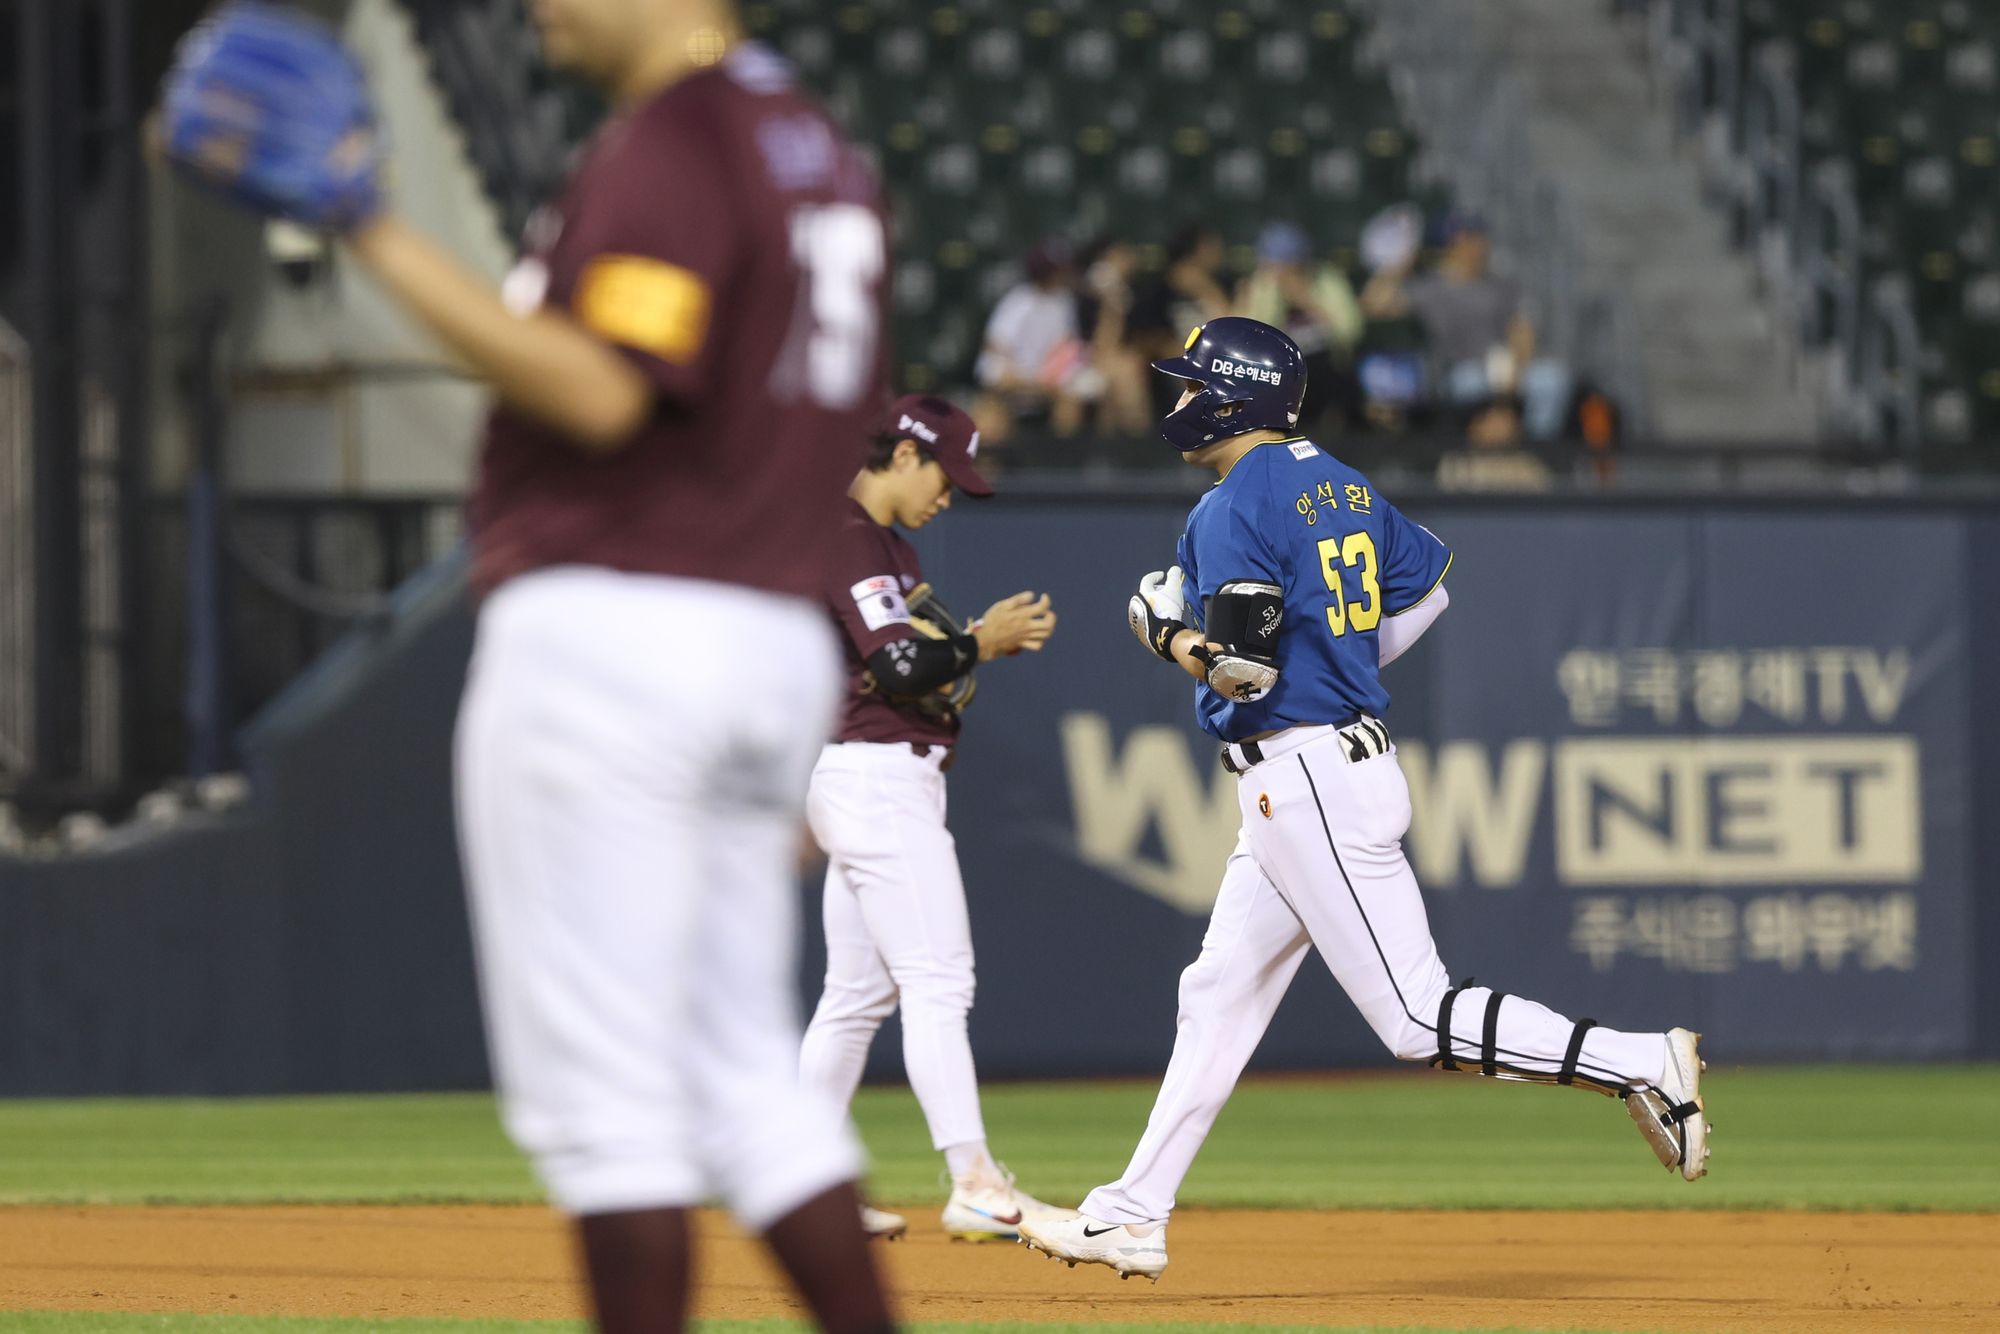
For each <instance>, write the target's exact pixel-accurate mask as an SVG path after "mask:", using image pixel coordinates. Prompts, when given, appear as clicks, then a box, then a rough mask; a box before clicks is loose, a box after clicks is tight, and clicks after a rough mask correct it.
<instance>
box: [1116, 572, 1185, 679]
mask: <svg viewBox="0 0 2000 1334" xmlns="http://www.w3.org/2000/svg"><path fill="white" fill-rule="evenodd" d="M1186 578H1187V576H1186V575H1184V574H1182V573H1181V567H1180V566H1178V565H1176V566H1173V567H1172V568H1171V569H1166V570H1154V571H1153V572H1152V573H1151V574H1149V575H1147V576H1146V577H1145V578H1144V579H1141V580H1140V581H1139V591H1138V592H1136V593H1134V594H1133V595H1132V601H1131V602H1129V603H1128V604H1126V608H1125V618H1126V620H1127V621H1128V622H1129V623H1130V624H1131V626H1132V633H1133V634H1135V635H1137V636H1138V637H1139V642H1140V643H1141V644H1144V645H1145V646H1146V647H1147V648H1149V649H1151V650H1153V652H1155V653H1157V654H1159V655H1160V657H1162V658H1164V659H1165V660H1166V661H1168V662H1172V661H1173V660H1174V647H1173V645H1174V636H1175V635H1177V634H1179V633H1180V632H1181V631H1183V630H1186V629H1188V628H1190V627H1189V626H1188V623H1187V591H1186V589H1185V588H1184V587H1183V586H1182V585H1183V584H1184V582H1185V581H1186Z"/></svg>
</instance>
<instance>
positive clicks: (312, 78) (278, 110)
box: [165, 0, 382, 232]
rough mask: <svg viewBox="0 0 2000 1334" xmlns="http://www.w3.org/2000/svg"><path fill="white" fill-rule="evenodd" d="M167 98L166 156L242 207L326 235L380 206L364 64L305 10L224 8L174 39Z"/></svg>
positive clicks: (249, 5)
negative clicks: (176, 41) (176, 47)
mask: <svg viewBox="0 0 2000 1334" xmlns="http://www.w3.org/2000/svg"><path fill="white" fill-rule="evenodd" d="M165 104H166V105H165V131H166V133H165V138H166V147H167V155H168V156H169V157H170V158H171V159H172V160H173V161H174V163H175V165H177V166H178V167H179V168H180V169H181V170H182V171H183V172H185V173H186V174H187V175H188V176H190V177H192V178H193V179H194V180H195V181H197V182H198V183H200V184H202V185H204V186H206V187H208V188H209V189H212V190H215V191H217V192H218V193H220V194H222V195H224V196H225V197H227V198H229V199H231V200H234V201H235V202H236V203H238V204H241V205H243V206H244V207H246V208H250V209H254V210H256V211H257V212H259V213H264V214H269V215H274V216H277V217H281V218H288V219H290V220H291V221H293V222H296V223H299V224H301V225H303V226H307V227H312V228H316V229H318V230H321V231H334V232H345V231H350V230H352V229H353V228H355V227H358V226H360V225H361V224H362V223H364V222H367V221H368V220H369V219H370V218H372V217H374V216H375V215H376V214H378V213H380V212H381V210H382V187H381V174H382V153H381V140H380V137H379V136H378V134H377V133H376V128H375V113H374V109H373V107H372V106H371V105H370V103H369V99H368V87H367V83H366V81H365V80H364V79H363V77H362V73H361V67H360V66H359V65H358V64H356V63H355V60H354V57H353V56H352V55H350V54H348V51H347V49H346V48H345V47H343V46H342V45H341V44H340V39H339V38H338V37H336V36H335V35H334V33H333V32H332V30H330V29H328V28H326V27H324V26H323V25H321V24H319V23H316V22H314V21H313V20H311V19H308V18H306V17H304V16H303V15H300V14H296V13H293V12H292V11H290V10H288V9H285V8H283V7H281V6H279V5H272V4H262V3H258V2H257V0H236V2H235V3H232V4H229V5H226V6H224V7H223V8H222V9H221V10H220V11H218V12H217V13H216V14H215V15H214V17H212V18H209V19H207V20H205V21H203V22H202V23H201V24H199V25H197V26H196V27H195V29H194V30H193V31H192V32H190V33H189V34H188V35H187V36H186V37H185V38H184V39H182V41H181V44H180V49H179V51H178V52H176V54H175V58H174V67H173V69H172V70H171V71H170V72H169V73H168V75H167V82H166V96H165Z"/></svg>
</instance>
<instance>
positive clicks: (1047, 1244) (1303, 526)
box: [1021, 317, 1708, 1280]
mask: <svg viewBox="0 0 2000 1334" xmlns="http://www.w3.org/2000/svg"><path fill="white" fill-rule="evenodd" d="M1154 368H1155V369H1157V370H1159V371H1162V372H1164V373H1165V374H1168V375H1171V376H1174V377H1176V378H1178V379H1179V380H1181V381H1183V382H1184V384H1185V392H1183V393H1182V395H1181V398H1180V401H1179V403H1178V405H1177V406H1176V407H1175V409H1174V410H1173V412H1172V413H1170V414H1169V415H1168V416H1167V418H1166V420H1165V421H1164V423H1163V424H1162V431H1163V433H1164V434H1165V436H1166V438H1167V440H1168V441H1169V442H1170V443H1172V444H1173V445H1175V446H1177V447H1178V448H1179V449H1180V450H1181V451H1182V453H1183V454H1184V455H1185V457H1186V458H1187V460H1188V461H1189V462H1190V463H1193V464H1195V465H1196V466H1199V467H1204V468H1212V469H1214V471H1215V472H1216V474H1217V476H1218V478H1219V480H1218V482H1217V483H1216V485H1215V487H1214V488H1213V489H1212V490H1210V491H1209V492H1208V493H1207V494H1206V495H1204V496H1203V497H1202V499H1201V501H1200V503H1199V504H1197V505H1196V506H1195V507H1194V510H1193V512H1192V513H1191V514H1190V515H1189V516H1188V523H1187V529H1186V531H1185V533H1184V534H1183V535H1182V537H1181V540H1180V545H1179V551H1178V563H1177V564H1176V565H1175V566H1174V567H1173V568H1172V569H1169V570H1166V571H1161V572H1155V573H1153V574H1149V575H1147V576H1146V577H1145V579H1144V580H1143V581H1142V582H1141V584H1140V588H1139V592H1138V594H1137V595H1136V596H1134V597H1133V599H1132V603H1131V608H1130V616H1131V623H1132V630H1133V632H1134V633H1135V634H1136V635H1138V637H1139V639H1140V640H1141V641H1142V642H1143V643H1145V645H1146V646H1147V647H1148V648H1149V649H1151V650H1152V651H1153V652H1154V653H1156V654H1158V655H1159V656H1160V657H1161V658H1163V659H1165V660H1166V661H1168V662H1171V663H1173V664H1174V665H1175V666H1177V667H1180V668H1181V669H1182V670H1184V671H1186V672H1187V673H1188V674H1189V675H1191V676H1192V677H1194V678H1195V680H1196V681H1197V682H1198V684H1197V685H1196V687H1195V711H1196V713H1197V715H1198V716H1199V719H1200V722H1201V726H1202V727H1203V728H1204V729H1205V730H1206V731H1208V732H1209V733H1210V734H1212V735H1213V736H1215V737H1216V738H1217V739H1218V740H1219V741H1221V742H1222V743H1223V745H1222V762H1223V764H1224V765H1225V766H1226V767H1227V768H1228V769H1229V771H1230V772H1232V773H1234V774H1236V775H1237V794H1238V800H1237V806H1238V809H1239V811H1240V812H1241V816H1242V821H1243V824H1242V831H1241V834H1240V836H1239V837H1238V840H1237V844H1236V848H1235V851H1234V852H1232V853H1231V854H1230V857H1229V862H1228V865H1227V866H1226V868H1225V869H1224V871H1223V877H1222V885H1221V888H1220V890H1219V892H1218V894H1217V896H1216V901H1215V910H1214V913H1213V915H1212V916H1211V918H1210V920H1209V926H1208V932H1207V935H1206V936H1205V937H1204V938H1203V940H1202V947H1201V953H1200V956H1199V957H1198V958H1197V959H1196V960H1195V961H1194V963H1193V964H1192V965H1191V966H1190V967H1189V968H1188V969H1187V971H1186V972H1184V973H1183V974H1182V975H1181V985H1180V1020H1179V1031H1178V1034H1177V1036H1176V1038H1175V1041H1174V1051H1173V1057H1172V1059H1171V1060H1170V1062H1169V1063H1168V1066H1167V1073H1166V1077H1165V1079H1164V1081H1163V1082H1162V1083H1161V1086H1160V1092H1159V1096H1158V1098H1157V1100H1156V1101H1155V1102H1154V1104H1153V1112H1152V1116H1151V1119H1150V1120H1149V1121H1148V1122H1147V1124H1146V1131H1145V1134H1144V1135H1143V1136H1142V1137H1141V1138H1140V1140H1139V1145H1138V1148H1137V1149H1136V1150H1135V1151H1134V1153H1133V1155H1132V1160H1131V1162H1130V1163H1129V1164H1128V1165H1127V1167H1126V1169H1125V1174H1124V1175H1123V1176H1121V1177H1120V1178H1119V1179H1118V1180H1116V1181H1114V1182H1112V1183H1110V1184H1109V1185H1105V1186H1100V1187H1098V1188H1097V1189H1096V1190H1094V1191H1092V1192H1091V1193H1090V1195H1089V1197H1088V1198H1086V1199H1085V1200H1084V1202H1083V1205H1082V1208H1081V1210H1080V1211H1079V1212H1078V1213H1077V1214H1076V1215H1074V1216H1072V1217H1068V1218H1055V1219H1050V1220H1036V1221H1030V1222H1025V1223H1023V1224H1022V1226H1021V1240H1022V1242H1023V1243H1024V1244H1025V1245H1027V1246H1030V1247H1032V1248H1034V1249H1035V1250H1038V1251H1042V1252H1045V1253H1047V1254H1048V1255H1050V1256H1053V1257H1055V1258H1057V1259H1060V1260H1066V1261H1068V1262H1069V1263H1070V1264H1071V1265H1072V1266H1074V1265H1076V1264H1078V1263H1091V1264H1101V1265H1108V1266H1109V1267H1111V1268H1112V1269H1114V1270H1116V1271H1117V1272H1118V1273H1119V1274H1120V1276H1122V1277H1126V1278H1129V1277H1131V1276H1132V1275H1134V1274H1143V1275H1145V1276H1146V1277H1148V1278H1152V1279H1155V1280H1157V1279H1158V1278H1159V1276H1160V1274H1161V1272H1162V1271H1163V1270H1165V1269H1166V1267H1167V1222H1168V1219H1169V1217H1170V1216H1171V1214H1172V1213H1173V1209H1174V1197H1175V1194H1176V1192H1177V1191H1178V1190H1179V1188H1180V1184H1181V1181H1182V1179H1183V1178H1184V1177H1185V1176H1186V1174H1187V1170H1188V1167H1189V1166H1190V1165H1191V1164H1192V1163H1193V1161H1194V1157H1195V1154H1196V1153H1197V1152H1198V1151H1199V1150H1200V1148H1201V1144H1202V1141H1203V1140H1204V1139H1205V1138H1206V1137H1207V1135H1208V1132H1209V1128H1210V1127H1211V1126H1212V1125H1213V1124H1214V1123H1215V1118H1216V1115H1217V1114H1218V1113H1219V1112H1220V1111H1221V1110H1222V1106H1223V1104H1224V1103H1225V1102H1227V1101H1228V1099H1229V1095H1230V1092H1231V1090H1233V1089H1234V1088H1235V1086H1236V1080H1237V1078H1238V1076H1239V1075H1240V1074H1241V1073H1242V1071H1243V1066H1244V1063H1245V1062H1246V1061H1248V1060H1249V1058H1250V1053H1251V1052H1252V1051H1253V1050H1255V1048H1256V1046H1257V1043H1258V1041H1259V1039H1261V1038H1262V1037H1263V1035H1264V1030H1265V1029H1266V1028H1267V1027H1268V1026H1269V1024H1270V1021H1271V1016H1272V1015H1273V1014H1274V1013H1275V1012H1276V1010H1277V1007H1278V1002H1279V1000H1280V999H1282V998H1283V996H1284V993H1285V990H1286V988H1287V987H1288V986H1289V985H1290V983H1291V980H1292V978H1293V976H1294V975H1295V974H1296V973H1297V972H1298V968H1299V965H1300V963H1301V962H1302V961H1303V960H1304V958H1305V955H1306V951H1307V949H1308V948H1309V947H1312V948H1317V949H1318V950H1319V953H1320V957H1321V958H1322V959H1323V960H1325V962H1326V966H1327V967H1328V968H1329V969H1330V970H1331V971H1332V972H1333V975H1334V978H1335V979H1336V980H1337V981H1338V982H1339V983H1340V985H1341V988H1342V989H1343V990H1344V991H1345V992H1346V993H1347V995H1348V997H1349V999H1351V1000H1352V1001H1353V1002H1354V1004H1355V1006H1356V1007H1357V1008H1358V1009H1360V1011H1361V1013H1362V1015H1363V1017H1364V1018H1366V1019H1367V1021H1368V1024H1369V1026H1370V1027H1371V1028H1373V1029H1374V1030H1375V1033H1376V1035H1377V1036H1379V1037H1380V1038H1381V1039H1382V1041H1383V1043H1384V1044H1385V1045H1386V1046H1387V1047H1388V1048H1389V1050H1390V1051H1392V1052H1394V1053H1395V1054H1396V1056H1397V1057H1398V1058H1400V1059H1402V1060H1406V1061H1425V1062H1428V1063H1430V1064H1432V1065H1436V1066H1440V1067H1442V1068H1444V1069H1446V1070H1458V1071H1463V1072H1466V1073H1470V1074H1480V1075H1485V1076H1488V1077H1491V1078H1500V1079H1514V1080H1523V1081H1528V1082H1533V1083H1546V1084H1564V1085H1572V1086H1575V1087H1579V1088H1588V1089H1593V1090H1595V1091H1597V1092H1600V1093H1604V1094H1607V1095H1609V1096H1611V1097H1615V1098H1618V1099H1621V1100H1622V1101H1623V1103H1624V1105H1625V1107H1626V1109H1627V1110H1628V1111H1629V1112H1630V1114H1631V1117H1632V1119H1633V1120H1634V1121H1635V1122H1636V1123H1637V1124H1638V1127H1639V1130H1640V1132H1641V1133H1642V1134H1643V1135H1644V1136H1645V1139H1646V1143H1647V1144H1648V1146H1649V1147H1650V1148H1651V1149H1652V1150H1653V1152H1654V1154H1655V1155H1656V1156H1657V1157H1658V1158H1659V1161H1660V1162H1661V1163H1663V1164H1664V1165H1665V1166H1666V1167H1667V1168H1668V1169H1669V1170H1671V1171H1677V1172H1679V1173H1680V1174H1681V1176H1683V1177H1685V1178H1686V1179H1687V1180H1689V1181H1693V1180H1696V1179H1697V1178H1699V1177H1700V1176H1701V1175H1702V1174H1703V1173H1704V1172H1705V1171H1706V1170H1707V1166H1708V1123H1707V1119H1706V1117H1705V1115H1704V1113H1703V1109H1702V1100H1701V1092H1700V1077H1701V1071H1702V1068H1703V1064H1702V1061H1701V1058H1700V1056H1699V1055H1698V1054H1697V1052H1696V1041H1697V1036H1698V1035H1696V1034H1694V1033H1691V1032H1689V1031H1688V1030H1686V1029H1684V1028H1675V1029H1671V1030H1669V1031H1667V1032H1665V1033H1627V1032H1620V1031H1617V1030H1614V1029H1610V1028H1604V1027H1600V1026H1598V1025H1597V1024H1595V1022H1594V1021H1592V1020H1589V1019H1582V1020H1576V1021H1571V1020H1569V1019H1567V1018H1564V1017H1563V1016H1562V1015H1559V1014H1556V1013H1554V1012H1553V1011H1551V1010H1549V1009H1547V1008H1546V1007H1544V1006H1542V1005H1538V1004H1536V1003H1535V1002H1534V1001H1531V1000H1527V999H1524V998H1522V997H1519V996H1510V995H1507V994H1505V993H1503V992H1500V991H1496V990H1493V989H1491V988H1488V987H1483V986H1473V985H1471V984H1470V982H1465V983H1461V984H1459V985H1457V986H1453V985H1452V984H1451V981H1450V977H1449V975H1448V974H1447V973H1446V972H1445V966H1444V961H1443V960H1442V959H1440V958H1439V957H1438V952H1437V946H1436V945H1435V943H1433V941H1432V939H1431V933H1430V924H1429V920H1428V918H1427V917H1426V915H1425V912H1424V903H1423V897H1422V895H1421V893H1420V892H1419V890H1418V887H1417V881H1416V877H1415V876H1414V875H1413V874H1412V873H1411V870H1410V865H1409V862H1408V861H1406V860H1405V859H1404V856H1403V849H1402V842H1401V840H1402V837H1403V834H1404V832H1405V831H1406V830H1407V829H1408V827H1409V822H1410V795H1409V788H1408V787H1407V785H1406V784H1405V782H1404V780H1403V774H1402V771H1401V770H1400V769H1399V768H1398V766H1397V763H1396V748H1395V746H1394V744H1393V743H1392V742H1391V740H1390V736H1389V730H1388V728H1387V726H1386V725H1385V724H1384V723H1383V722H1382V716H1383V714H1384V712H1385V710H1386V709H1387V706H1388V703H1389V695H1388V692H1387V691H1386V690H1384V689H1383V687H1382V682H1381V675H1380V673H1381V669H1382V668H1384V667H1386V666H1388V665H1389V664H1390V663H1391V662H1394V661H1395V660H1396V658H1397V657H1398V656H1399V655H1401V654H1402V653H1404V652H1405V651H1407V650H1408V649H1409V647H1410V645H1411V644H1413V643H1414V642H1416V640H1417V638H1418V637H1419V636H1421V635H1422V634H1423V632H1424V631H1425V630H1426V629H1427V628H1428V627H1429V626H1430V625H1431V624H1432V623H1433V622H1434V621H1435V620H1436V619H1437V617H1438V615H1439V614H1440V613H1442V612H1443V611H1444V609H1445V606H1446V602H1447V595H1446V593H1445V585H1444V579H1445V572H1446V570H1447V569H1448V568H1449V566H1450V564H1451V554H1450V552H1448V551H1447V550H1446V549H1445V547H1444V544H1443V543H1442V542H1440V541H1439V540H1438V539H1437V538H1436V537H1435V536H1433V535H1432V534H1431V533H1430V532H1429V531H1428V530H1426V529H1424V528H1422V527H1420V526H1419V525H1417V524H1415V523H1412V522H1411V521H1410V520H1409V519H1406V518H1405V517H1404V516H1403V515H1402V514H1401V513H1399V512H1398V511H1397V509H1396V508H1395V506H1393V505H1391V504H1390V503H1389V502H1388V501H1387V500H1386V499H1385V498H1384V497H1382V496H1381V495H1380V494H1378V493H1377V492H1376V491H1375V490H1374V488H1373V487H1372V486H1371V485H1370V484H1369V482H1368V479H1367V478H1366V477H1363V476H1362V475H1361V474H1360V473H1358V472H1356V471H1354V470H1353V469H1352V468H1349V467H1347V466H1345V465H1344V464H1342V463H1341V462H1339V460H1337V459H1335V458H1333V457H1332V456H1331V455H1329V454H1328V453H1327V452H1326V451H1325V450H1324V449H1322V448H1321V447H1320V446H1319V445H1318V444H1316V443H1314V442H1313V441H1310V440H1306V439H1302V438H1300V437H1298V436H1296V435H1294V434H1292V428H1293V427H1294V426H1295V425H1296V424H1297V421H1298V411H1299V404H1300V402H1301V401H1302V399H1303V398H1304V395H1305V370H1304V363H1303V361H1302V359H1301V357H1300V355H1299V351H1298V348H1297V347H1295V346H1294V345H1293V344H1292V341H1291V340H1290V339H1289V338H1287V337H1286V336H1285V335H1284V334H1283V333H1281V332H1280V331H1278V330H1277V329H1274V328H1271V327H1270V326H1269V325H1265V324H1260V323H1258V322H1256V321H1254V320H1247V319H1238V318H1233V317H1232V318H1223V319H1216V320H1212V321H1210V322H1209V323H1208V324H1206V325H1203V326H1201V327H1199V328H1197V329H1195V331H1194V332H1193V333H1192V334H1190V335H1189V337H1188V342H1187V346H1186V348H1185V350H1184V354H1183V355H1182V356H1179V357H1172V358H1169V359H1167V360H1164V361H1160V362H1155V363H1154Z"/></svg>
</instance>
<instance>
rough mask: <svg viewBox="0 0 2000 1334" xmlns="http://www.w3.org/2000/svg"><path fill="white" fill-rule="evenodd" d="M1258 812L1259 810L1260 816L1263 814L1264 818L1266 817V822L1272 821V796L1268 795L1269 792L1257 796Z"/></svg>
mask: <svg viewBox="0 0 2000 1334" xmlns="http://www.w3.org/2000/svg"><path fill="white" fill-rule="evenodd" d="M1257 810H1258V812H1259V813H1260V814H1262V815H1263V817H1264V818H1265V819H1266V820H1268V819H1270V818H1271V794H1270V793H1268V792H1259V793H1258V794H1257Z"/></svg>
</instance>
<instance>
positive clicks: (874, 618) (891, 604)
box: [847, 574, 910, 630]
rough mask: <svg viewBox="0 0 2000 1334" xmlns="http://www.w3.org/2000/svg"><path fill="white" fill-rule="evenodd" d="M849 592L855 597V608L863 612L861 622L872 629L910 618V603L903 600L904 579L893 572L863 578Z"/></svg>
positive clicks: (878, 628)
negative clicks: (900, 578) (898, 577)
mask: <svg viewBox="0 0 2000 1334" xmlns="http://www.w3.org/2000/svg"><path fill="white" fill-rule="evenodd" d="M847 592H848V594H849V596H851V597H852V598H853V599H854V609H855V610H856V611H858V612H860V613H861V623H862V624H863V625H865V626H867V627H868V628H869V629H870V630H880V629H881V628H882V627H883V626H885V625H894V624H896V623H897V622H899V621H907V620H909V619H910V609H909V605H908V604H907V603H905V602H904V601H903V585H902V581H901V580H899V579H897V578H896V576H895V575H893V574H878V575H875V576H873V577H872V578H868V579H863V580H862V581H861V582H860V583H858V584H856V585H854V587H852V588H850V589H848V590H847Z"/></svg>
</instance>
